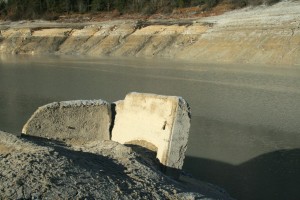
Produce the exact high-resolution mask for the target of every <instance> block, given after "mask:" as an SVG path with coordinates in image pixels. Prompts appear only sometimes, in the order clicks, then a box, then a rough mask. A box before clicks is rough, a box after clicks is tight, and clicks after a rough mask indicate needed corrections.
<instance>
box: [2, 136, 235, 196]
mask: <svg viewBox="0 0 300 200" xmlns="http://www.w3.org/2000/svg"><path fill="white" fill-rule="evenodd" d="M0 138H1V141H0V168H1V171H0V198H1V199H231V198H230V197H229V196H228V195H227V194H226V193H225V192H224V191H222V190H221V189H219V188H217V187H215V186H212V185H210V184H205V183H202V182H199V181H198V182H197V185H195V184H193V185H191V184H190V183H188V182H185V181H183V180H181V181H174V180H172V179H170V178H169V177H167V176H165V175H164V174H162V173H161V172H160V171H159V169H158V165H157V163H156V162H155V160H154V159H153V156H154V157H155V155H153V154H152V153H151V152H150V151H146V150H145V149H142V148H140V147H137V146H124V145H121V144H119V143H116V142H113V141H100V142H89V143H85V144H83V145H82V144H80V145H79V144H76V143H73V144H72V143H68V145H67V144H65V143H64V142H58V141H55V140H49V139H45V138H39V137H34V136H24V135H23V136H22V137H16V136H14V135H12V134H8V133H5V132H2V131H0ZM187 179H189V178H188V177H185V180H187Z"/></svg>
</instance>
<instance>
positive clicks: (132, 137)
mask: <svg viewBox="0 0 300 200" xmlns="http://www.w3.org/2000/svg"><path fill="white" fill-rule="evenodd" d="M189 128H190V109H189V106H188V104H187V102H186V101H185V100H184V99H183V98H181V97H176V96H162V95H156V94H143V93H130V94H128V95H126V97H125V100H124V101H118V102H116V116H115V123H114V128H113V130H112V140H113V141H116V142H119V143H121V144H137V145H141V146H144V147H146V148H148V149H150V150H157V158H158V159H159V161H160V162H161V164H163V165H164V166H166V167H169V168H174V169H181V168H182V165H183V160H184V153H185V151H186V148H187V141H188V135H189Z"/></svg>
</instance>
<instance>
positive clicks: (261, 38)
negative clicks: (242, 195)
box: [0, 2, 300, 66]
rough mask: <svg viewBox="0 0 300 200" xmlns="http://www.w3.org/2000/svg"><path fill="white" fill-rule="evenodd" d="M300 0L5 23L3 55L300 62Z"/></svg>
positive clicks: (0, 49)
mask: <svg viewBox="0 0 300 200" xmlns="http://www.w3.org/2000/svg"><path fill="white" fill-rule="evenodd" d="M299 17H300V2H281V3H278V4H275V5H273V6H270V7H266V6H260V7H255V8H251V7H248V8H244V9H241V10H234V11H230V12H227V13H224V14H222V15H219V16H213V17H204V18H198V19H196V18H193V19H181V20H177V19H168V20H157V19H156V20H113V21H105V22H85V23H58V22H48V21H41V20H37V21H19V22H0V30H1V34H0V54H31V55H48V54H55V55H75V56H76V55H82V56H85V55H86V56H91V57H101V56H111V57H133V58H134V57H141V58H155V59H157V58H166V59H179V60H186V61H188V60H189V61H195V62H201V63H220V64H253V65H256V64H257V65H289V66H297V65H300V48H299V45H298V43H299V41H300V25H299V24H297V19H298V18H299Z"/></svg>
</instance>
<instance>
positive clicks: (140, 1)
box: [0, 0, 280, 20]
mask: <svg viewBox="0 0 300 200" xmlns="http://www.w3.org/2000/svg"><path fill="white" fill-rule="evenodd" d="M279 1H280V0H0V17H2V18H5V19H10V20H19V19H41V18H43V19H55V18H56V17H57V16H59V15H61V14H70V13H81V14H83V13H96V12H104V11H105V12H106V11H117V12H118V13H119V14H124V13H141V14H145V15H149V14H154V13H163V14H166V13H171V12H172V11H173V10H174V9H177V8H184V7H193V6H201V12H203V11H206V10H209V9H211V8H213V7H215V6H217V5H219V4H221V3H224V2H225V3H230V4H232V5H233V6H234V7H244V6H247V5H260V4H274V3H277V2H279Z"/></svg>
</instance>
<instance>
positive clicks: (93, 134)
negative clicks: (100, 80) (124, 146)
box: [22, 100, 111, 142]
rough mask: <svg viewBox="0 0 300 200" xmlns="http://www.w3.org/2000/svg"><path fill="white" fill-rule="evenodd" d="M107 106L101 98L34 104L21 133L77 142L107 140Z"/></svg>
mask: <svg viewBox="0 0 300 200" xmlns="http://www.w3.org/2000/svg"><path fill="white" fill-rule="evenodd" d="M110 125H111V106H110V104H109V103H107V102H106V101H103V100H92V101H85V100H77V101H63V102H54V103H51V104H47V105H45V106H42V107H40V108H38V110H37V111H36V112H35V113H34V114H33V115H32V117H31V118H30V119H29V120H28V122H27V123H26V124H25V125H24V127H23V130H22V133H23V134H28V135H32V136H38V137H45V138H51V139H57V140H71V141H79V142H87V141H95V140H109V139H110V130H109V129H110Z"/></svg>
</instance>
